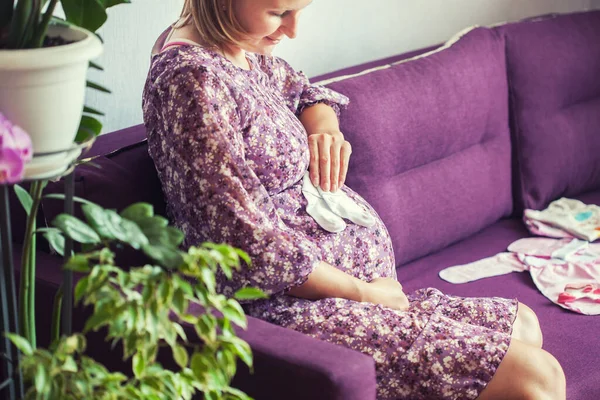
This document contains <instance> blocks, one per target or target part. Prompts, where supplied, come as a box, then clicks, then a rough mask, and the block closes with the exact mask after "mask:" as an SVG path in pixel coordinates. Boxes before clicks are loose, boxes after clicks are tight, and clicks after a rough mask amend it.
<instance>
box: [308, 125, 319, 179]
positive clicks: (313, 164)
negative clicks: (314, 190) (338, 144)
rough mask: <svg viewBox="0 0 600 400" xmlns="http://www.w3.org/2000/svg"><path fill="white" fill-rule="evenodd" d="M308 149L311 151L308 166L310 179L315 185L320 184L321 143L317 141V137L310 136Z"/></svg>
mask: <svg viewBox="0 0 600 400" xmlns="http://www.w3.org/2000/svg"><path fill="white" fill-rule="evenodd" d="M308 149H309V151H310V161H309V166H308V170H309V175H310V181H311V182H312V184H313V185H314V186H318V185H319V182H320V181H321V179H320V176H319V143H317V140H316V138H314V137H312V136H309V137H308Z"/></svg>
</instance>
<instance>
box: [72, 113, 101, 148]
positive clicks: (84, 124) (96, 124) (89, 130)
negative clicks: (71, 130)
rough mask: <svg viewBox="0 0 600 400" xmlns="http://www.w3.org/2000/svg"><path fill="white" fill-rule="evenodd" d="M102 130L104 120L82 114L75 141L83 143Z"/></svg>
mask: <svg viewBox="0 0 600 400" xmlns="http://www.w3.org/2000/svg"><path fill="white" fill-rule="evenodd" d="M100 132H102V122H100V121H98V120H97V119H96V118H94V117H92V116H90V115H82V116H81V121H80V122H79V129H78V130H77V136H75V141H76V142H77V143H81V142H83V141H84V140H86V139H87V138H88V137H89V136H98V135H100Z"/></svg>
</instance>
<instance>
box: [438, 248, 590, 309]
mask: <svg viewBox="0 0 600 400" xmlns="http://www.w3.org/2000/svg"><path fill="white" fill-rule="evenodd" d="M509 251H510V252H507V253H500V254H497V255H496V256H493V257H489V258H486V259H483V260H479V261H476V262H474V263H470V264H466V265H460V266H455V267H450V268H446V269H444V270H443V271H440V277H441V278H442V279H444V280H446V281H448V282H451V283H465V282H470V281H474V280H478V279H481V278H484V277H491V276H498V275H504V274H507V273H509V272H513V271H525V270H528V271H529V273H530V274H531V277H532V279H533V282H534V283H535V285H536V287H537V288H538V290H539V291H540V292H541V293H542V294H543V295H544V296H546V297H547V298H548V299H550V301H552V302H553V303H555V304H558V305H559V306H561V307H563V308H566V309H569V310H571V311H574V312H578V313H581V314H587V315H599V314H600V302H596V301H592V300H591V299H589V296H576V295H575V294H573V293H571V294H572V297H569V298H568V299H569V301H564V300H565V299H567V297H566V295H565V294H564V293H565V291H566V290H567V293H568V290H571V291H573V289H569V288H573V287H575V286H576V285H578V286H581V287H584V286H585V285H597V284H598V283H600V256H599V255H598V254H600V244H589V245H588V244H587V243H586V242H584V241H580V240H565V239H561V240H557V239H546V238H526V239H520V240H517V241H516V242H514V243H512V244H511V245H510V246H509ZM517 251H518V252H517ZM553 256H554V257H557V256H560V257H562V258H553ZM561 295H562V297H561ZM559 299H561V300H563V301H562V302H559Z"/></svg>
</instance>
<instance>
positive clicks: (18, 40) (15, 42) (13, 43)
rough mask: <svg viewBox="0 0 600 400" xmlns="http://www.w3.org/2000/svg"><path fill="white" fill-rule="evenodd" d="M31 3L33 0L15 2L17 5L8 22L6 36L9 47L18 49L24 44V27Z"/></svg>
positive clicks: (27, 19) (29, 13)
mask: <svg viewBox="0 0 600 400" xmlns="http://www.w3.org/2000/svg"><path fill="white" fill-rule="evenodd" d="M32 3H33V0H20V1H18V2H17V7H16V8H15V11H14V14H13V18H12V22H11V24H10V33H9V37H8V45H9V48H13V49H20V48H22V47H23V46H24V45H25V43H24V38H25V33H26V31H25V29H26V27H27V22H28V21H29V17H30V15H31V9H32V7H33V4H32Z"/></svg>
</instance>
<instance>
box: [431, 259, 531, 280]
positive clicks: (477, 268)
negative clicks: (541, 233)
mask: <svg viewBox="0 0 600 400" xmlns="http://www.w3.org/2000/svg"><path fill="white" fill-rule="evenodd" d="M522 271H525V266H524V265H523V263H522V262H521V261H520V260H519V258H518V257H517V254H515V253H499V254H496V255H495V256H493V257H488V258H484V259H482V260H478V261H475V262H472V263H469V264H464V265H456V266H454V267H448V268H446V269H443V270H441V271H440V272H439V276H440V278H442V279H443V280H445V281H447V282H450V283H467V282H472V281H476V280H479V279H482V278H489V277H492V276H500V275H506V274H508V273H511V272H522Z"/></svg>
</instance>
